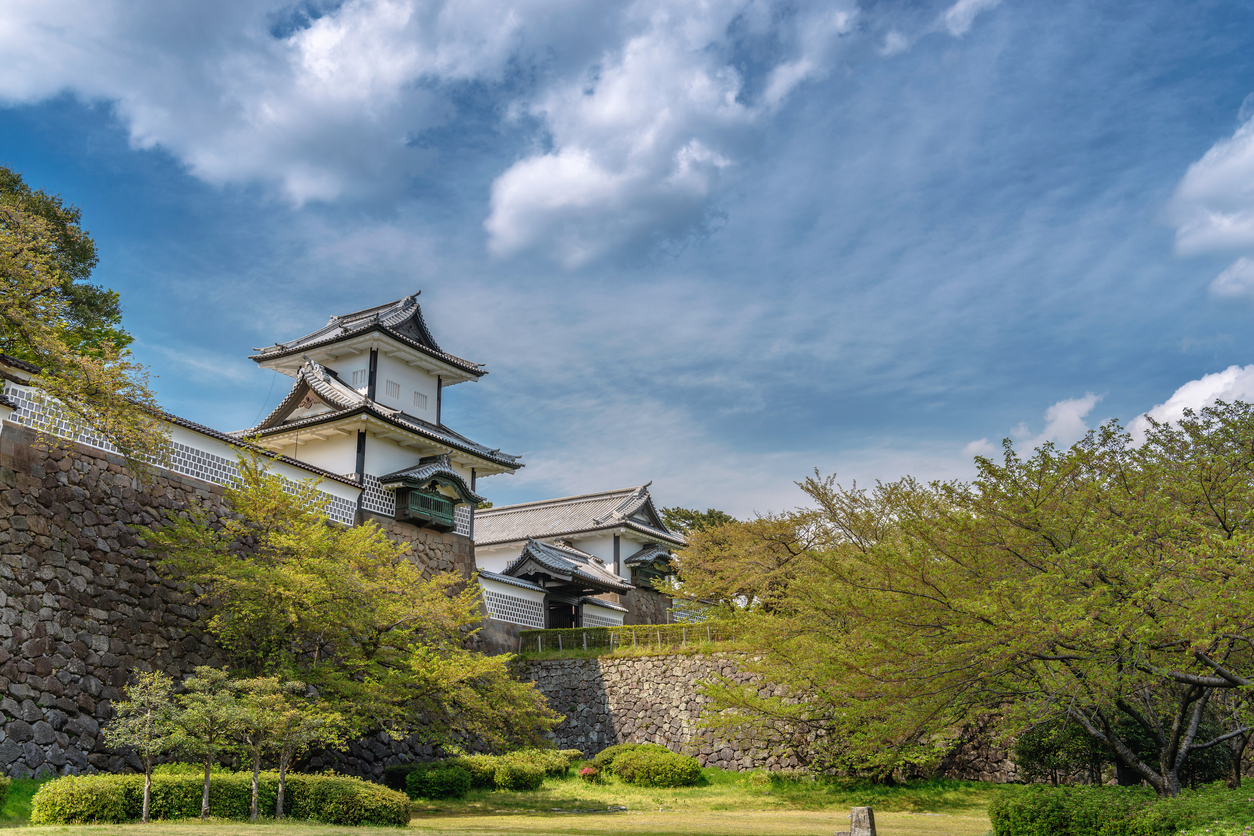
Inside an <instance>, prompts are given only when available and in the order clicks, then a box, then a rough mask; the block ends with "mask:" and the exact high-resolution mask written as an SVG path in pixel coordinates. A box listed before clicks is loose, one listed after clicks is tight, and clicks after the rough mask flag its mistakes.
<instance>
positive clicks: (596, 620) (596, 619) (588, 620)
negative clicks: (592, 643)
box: [583, 607, 623, 627]
mask: <svg viewBox="0 0 1254 836" xmlns="http://www.w3.org/2000/svg"><path fill="white" fill-rule="evenodd" d="M583 626H584V627H622V626H623V617H622V616H621V615H620V616H618V618H614V617H613V616H606V615H598V614H597V613H594V612H592V610H590V609H589V608H588V607H584V609H583Z"/></svg>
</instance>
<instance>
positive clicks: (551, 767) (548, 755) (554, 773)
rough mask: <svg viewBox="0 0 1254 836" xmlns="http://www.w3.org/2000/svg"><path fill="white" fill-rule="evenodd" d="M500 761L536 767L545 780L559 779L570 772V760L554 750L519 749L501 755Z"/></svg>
mask: <svg viewBox="0 0 1254 836" xmlns="http://www.w3.org/2000/svg"><path fill="white" fill-rule="evenodd" d="M501 759H502V760H510V761H522V762H523V763H529V764H532V765H533V766H538V767H540V769H542V770H543V771H544V775H545V777H547V778H560V777H562V776H563V775H565V774H566V773H567V772H568V771H570V760H569V759H568V758H567V757H566V756H565V755H563V754H562V753H561V752H559V751H557V750H556V749H520V750H518V751H517V752H510V753H509V754H508V755H501Z"/></svg>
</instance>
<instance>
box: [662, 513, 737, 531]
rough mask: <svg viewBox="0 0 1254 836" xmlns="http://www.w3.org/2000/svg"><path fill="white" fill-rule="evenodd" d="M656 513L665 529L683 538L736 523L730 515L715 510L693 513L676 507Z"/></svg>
mask: <svg viewBox="0 0 1254 836" xmlns="http://www.w3.org/2000/svg"><path fill="white" fill-rule="evenodd" d="M658 513H659V514H660V515H661V517H662V522H664V523H666V527H667V528H669V529H670V530H671V531H674V532H675V533H677V534H682V535H684V536H687V535H689V534H693V533H695V532H698V531H705V530H706V529H708V528H716V527H718V526H720V525H726V524H727V523H732V522H735V521H736V518H735V517H733V516H732V515H731V514H728V513H725V512H723V511H720V510H718V509H717V508H707V509H706V510H704V511H695V510H693V509H691V508H680V507H678V506H676V507H674V508H663V509H662V510H661V511H659V512H658Z"/></svg>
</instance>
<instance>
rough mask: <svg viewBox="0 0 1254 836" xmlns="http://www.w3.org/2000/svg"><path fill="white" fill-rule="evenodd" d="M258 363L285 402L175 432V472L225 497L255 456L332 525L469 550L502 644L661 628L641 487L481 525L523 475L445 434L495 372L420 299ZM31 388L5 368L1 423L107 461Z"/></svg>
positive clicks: (663, 551) (660, 526)
mask: <svg viewBox="0 0 1254 836" xmlns="http://www.w3.org/2000/svg"><path fill="white" fill-rule="evenodd" d="M256 352H257V353H255V354H254V355H252V358H251V359H253V360H254V361H256V362H257V363H258V364H259V365H260V366H262V367H263V368H267V369H274V370H277V371H278V372H281V373H283V374H285V375H287V376H288V377H290V378H292V387H291V389H290V391H289V392H288V393H287V395H286V396H285V397H284V398H283V399H282V401H281V402H280V403H279V405H278V406H277V407H276V408H275V409H274V410H273V411H272V412H271V413H270V414H269V415H267V416H266V417H265V418H264V419H263V420H262V421H261V422H260V423H259V424H257V425H256V426H255V427H251V428H249V429H246V430H240V431H236V432H232V433H223V432H219V431H217V430H213V429H210V428H207V427H203V426H200V425H198V424H195V423H192V422H189V421H185V420H183V419H179V418H177V417H174V416H169V420H170V422H171V424H172V435H173V441H174V459H173V461H172V462H171V463H170V465H169V467H170V469H172V470H174V471H175V472H178V473H180V474H182V475H185V476H191V477H194V478H197V479H202V480H204V481H208V482H214V483H218V484H228V483H230V482H231V481H232V480H233V479H234V478H235V473H236V470H235V459H236V455H237V453H238V451H239V449H240V448H241V447H243V446H247V445H252V444H255V445H259V446H260V447H261V448H263V449H264V450H266V451H268V452H269V453H270V454H272V455H273V457H274V464H273V467H274V469H275V471H276V472H278V473H279V474H280V475H282V476H284V477H285V478H289V479H293V480H296V479H302V478H311V477H313V478H318V479H320V480H321V488H322V490H324V491H326V492H327V493H328V494H329V495H330V497H331V502H330V506H329V507H330V509H331V516H332V518H333V519H335V520H336V521H337V522H340V523H343V524H348V525H356V524H361V523H364V522H368V521H375V522H379V523H383V524H387V525H388V526H389V531H391V532H392V535H393V536H400V537H404V536H405V532H406V531H413V532H415V536H418V534H417V533H418V532H423V531H425V532H438V533H440V534H441V535H442V536H444V537H446V538H452V539H455V540H460V539H461V538H465V539H464V541H463V542H464V543H467V544H469V546H470V548H469V549H468V551H469V554H470V555H471V564H472V565H471V566H470V567H469V568H470V570H471V571H473V570H475V569H478V578H479V583H480V585H481V586H482V589H483V597H484V603H485V606H486V608H487V614H488V616H489V618H490V619H491V620H492V621H494V622H496V623H497V625H498V626H499V627H502V628H506V630H507V632H510V631H516V630H517V629H518V628H520V627H521V628H524V629H525V628H542V627H580V626H603V625H618V624H624V623H628V624H651V623H659V622H663V621H666V620H667V618H668V610H669V604H670V601H669V599H668V598H666V597H665V596H664V595H662V594H660V593H659V592H657V591H655V589H654V585H655V584H656V582H657V581H658V579H659V578H661V577H663V576H665V575H666V574H667V573H668V572H669V571H670V568H669V567H670V557H671V554H670V550H671V549H673V548H677V547H681V546H683V545H684V541H683V539H682V538H680V537H677V536H676V535H675V534H673V533H672V532H670V531H669V530H668V529H667V528H666V526H665V524H664V523H663V522H662V520H661V517H660V516H659V515H658V513H657V509H656V508H655V507H654V505H653V501H652V498H651V497H650V495H649V491H648V487H649V486H648V485H642V486H639V487H635V488H629V489H625V490H619V491H608V492H604V493H597V494H588V495H584V496H574V497H566V498H563V499H555V500H547V501H542V502H529V503H523V504H520V505H511V506H506V507H501V508H489V509H486V510H481V511H478V513H476V510H475V509H476V508H477V507H478V506H480V505H482V504H484V503H485V499H484V497H483V496H481V495H480V493H479V490H480V488H479V481H480V480H481V479H484V478H487V477H490V476H495V475H499V474H503V473H513V472H514V471H516V470H518V469H519V468H521V467H522V466H523V463H522V461H521V460H520V458H519V457H518V456H512V455H509V454H507V453H502V452H501V451H500V450H499V449H492V448H489V447H487V446H485V445H482V444H479V443H476V442H474V441H471V440H470V439H468V438H466V437H465V436H463V435H461V434H460V433H458V432H456V431H455V430H453V429H452V428H451V427H449V426H448V425H447V424H446V423H445V421H444V418H445V409H444V390H445V389H448V388H449V387H451V386H456V385H458V384H461V383H473V382H475V381H477V380H478V379H479V378H481V377H483V376H484V375H485V374H487V371H486V370H485V369H484V368H483V366H482V365H481V364H478V363H472V362H470V361H468V360H464V359H462V358H460V357H456V356H454V355H452V354H449V353H448V352H446V351H444V350H443V349H441V348H440V346H439V344H438V343H437V342H436V341H435V338H434V337H433V336H432V334H431V331H430V330H429V329H428V327H427V325H426V323H425V322H424V320H423V316H422V309H421V308H420V307H419V305H418V301H417V294H414V295H413V296H407V297H405V298H404V299H401V300H399V301H396V302H391V303H388V304H386V305H380V306H378V307H374V308H369V309H367V310H363V311H357V312H354V313H350V314H344V315H341V316H333V317H331V320H330V321H329V322H328V323H327V324H326V325H325V326H324V327H322V328H320V329H319V330H317V331H314V332H313V333H311V334H307V335H305V336H303V337H299V338H297V339H292V340H288V341H287V342H283V343H276V344H274V345H272V346H268V347H266V348H264V349H257V350H256ZM37 372H38V370H37V369H34V368H33V367H30V366H29V365H27V364H24V363H21V362H20V361H15V360H13V359H12V358H0V378H3V380H4V390H3V393H0V421H5V420H7V421H10V422H13V423H16V424H19V425H25V426H30V427H35V428H39V429H43V430H45V431H50V432H54V433H56V434H60V435H64V436H68V437H71V438H73V439H74V440H76V441H78V442H79V443H83V444H88V445H91V446H96V447H102V448H105V449H109V445H108V444H107V443H106V442H104V441H103V440H101V439H99V438H93V437H92V436H90V435H89V434H84V433H81V432H77V431H75V430H74V429H73V428H71V427H68V426H67V425H65V423H64V422H63V421H60V420H59V419H58V418H57V416H56V415H55V414H53V413H52V412H50V410H49V409H47V408H46V407H45V406H44V405H42V404H41V403H40V402H39V399H38V398H37V397H35V395H34V393H33V392H32V391H31V387H30V386H29V380H30V378H31V376H33V375H35V374H37ZM395 524H400V525H395ZM410 527H412V528H410ZM421 536H424V537H426V536H429V535H428V534H422V535H421ZM498 632H499V631H498Z"/></svg>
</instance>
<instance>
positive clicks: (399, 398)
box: [375, 351, 437, 424]
mask: <svg viewBox="0 0 1254 836" xmlns="http://www.w3.org/2000/svg"><path fill="white" fill-rule="evenodd" d="M377 375H378V377H377V378H376V385H375V400H377V401H378V402H379V403H381V404H383V405H384V406H390V407H392V408H393V409H400V410H404V411H405V412H407V413H408V414H410V415H413V416H414V417H416V418H421V419H423V420H424V421H430V422H431V423H432V424H434V423H435V406H436V400H437V392H436V376H435V375H433V374H431V373H430V372H428V371H427V370H426V369H421V368H418V367H417V366H411V365H409V364H408V363H405V362H403V361H401V360H399V359H397V358H395V357H388V356H385V355H384V354H383V352H382V351H380V352H379V367H378V372H377ZM389 381H391V382H393V383H395V384H396V385H397V386H396V388H399V390H400V392H399V394H395V395H394V394H390V393H389V391H388V382H389ZM415 393H417V394H419V395H423V396H425V397H426V404H425V406H424V405H421V404H418V403H415V401H414V394H415ZM419 400H421V399H419Z"/></svg>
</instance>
